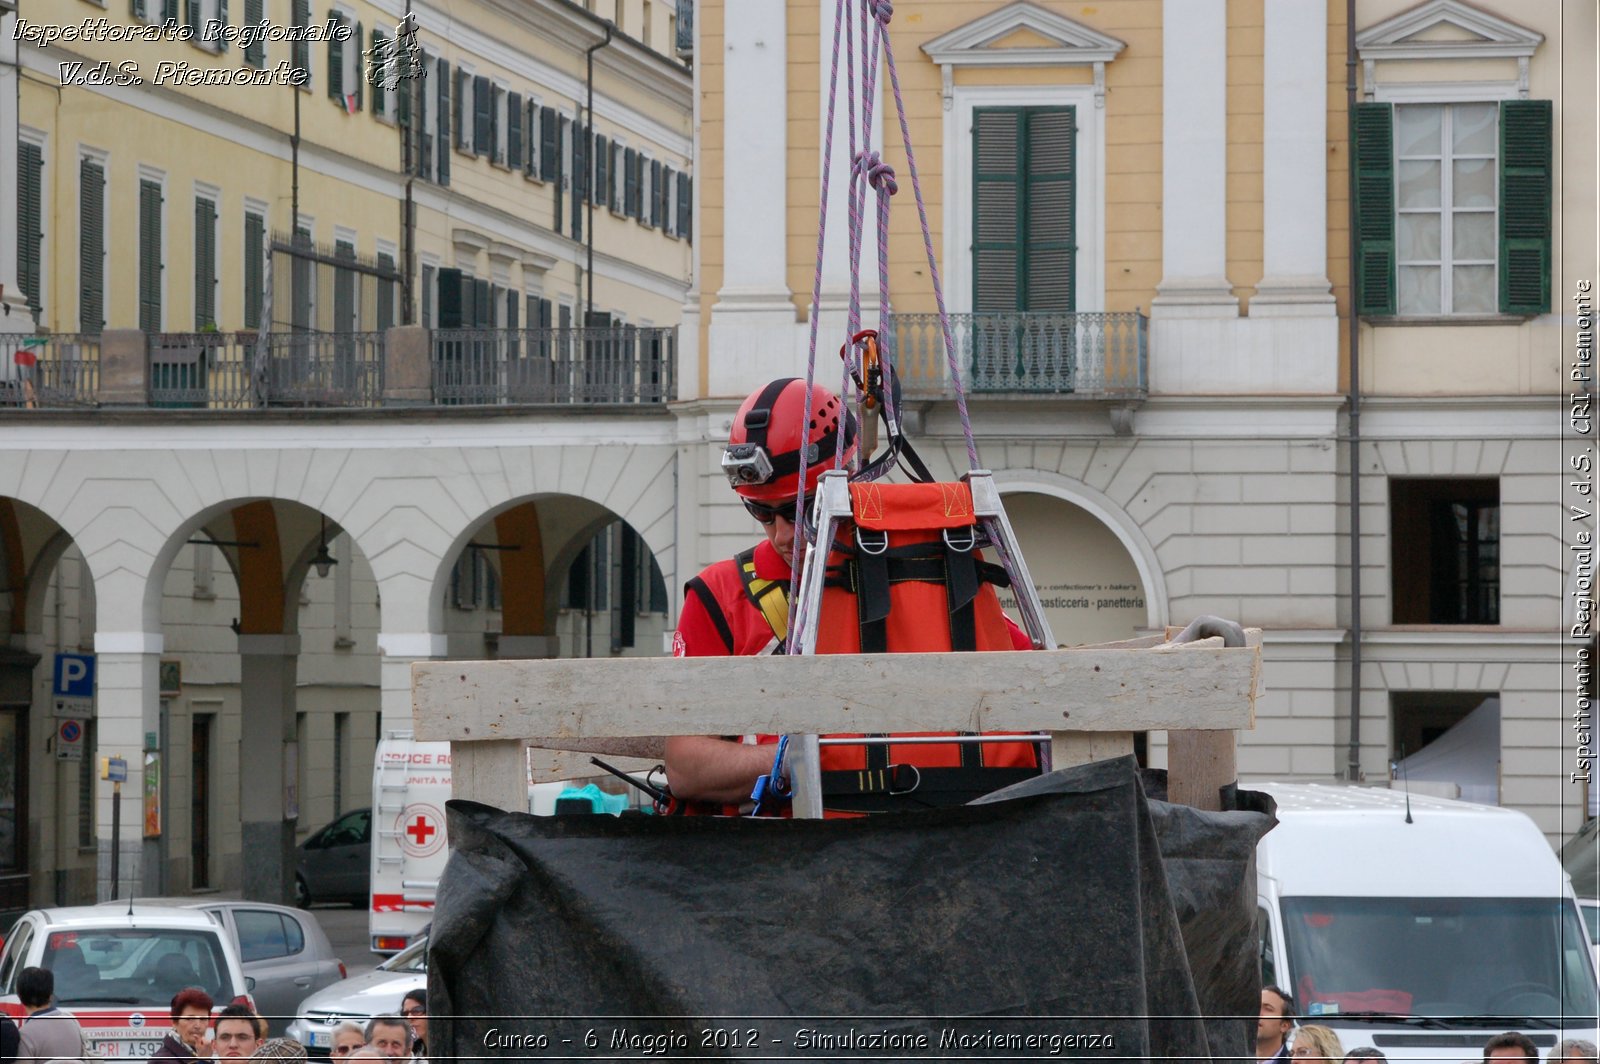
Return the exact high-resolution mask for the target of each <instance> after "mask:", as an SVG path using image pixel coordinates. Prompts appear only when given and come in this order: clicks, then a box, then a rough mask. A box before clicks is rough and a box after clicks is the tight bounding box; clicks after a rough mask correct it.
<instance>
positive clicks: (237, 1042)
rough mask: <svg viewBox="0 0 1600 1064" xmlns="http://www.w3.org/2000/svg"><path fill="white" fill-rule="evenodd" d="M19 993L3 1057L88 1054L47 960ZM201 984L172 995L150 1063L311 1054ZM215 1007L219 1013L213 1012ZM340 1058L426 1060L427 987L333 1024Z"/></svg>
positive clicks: (4, 1032)
mask: <svg viewBox="0 0 1600 1064" xmlns="http://www.w3.org/2000/svg"><path fill="white" fill-rule="evenodd" d="M17 997H18V998H19V999H20V1000H21V1002H22V1007H23V1010H24V1012H25V1013H26V1015H25V1016H24V1017H23V1020H22V1023H21V1024H20V1025H18V1024H17V1023H15V1022H13V1021H12V1020H11V1018H10V1017H9V1016H3V1015H0V1062H9V1061H25V1062H29V1064H56V1062H63V1064H64V1062H67V1061H83V1060H85V1059H86V1053H87V1051H88V1046H87V1043H86V1042H85V1041H84V1037H83V1029H82V1027H80V1026H79V1025H78V1021H77V1020H76V1019H75V1018H74V1017H73V1016H72V1015H71V1014H70V1013H68V1012H64V1011H62V1010H61V1009H59V1008H57V1007H56V1006H55V976H54V974H53V973H52V972H51V971H50V970H49V969H48V968H24V969H23V970H22V971H21V972H20V973H19V974H18V976H17ZM215 1006H216V1002H214V1001H213V1000H212V999H211V995H210V994H207V993H206V992H205V991H204V990H201V989H200V988H199V987H193V986H191V987H187V988H185V989H183V990H180V991H178V993H177V994H176V995H174V996H173V998H172V1013H171V1019H172V1030H171V1032H170V1033H168V1034H167V1035H166V1036H165V1037H164V1038H163V1039H162V1040H161V1046H160V1048H159V1049H157V1050H156V1052H155V1054H154V1055H152V1056H151V1057H150V1064H183V1062H185V1061H199V1060H206V1061H210V1060H217V1061H222V1060H271V1061H300V1062H303V1061H306V1060H307V1059H308V1056H309V1054H308V1053H307V1052H306V1047H305V1046H303V1045H301V1044H300V1043H299V1042H296V1041H295V1040H294V1039H292V1038H269V1037H268V1032H267V1021H266V1020H265V1019H263V1018H262V1017H260V1016H258V1015H256V1013H255V1011H254V1010H253V1009H252V1008H251V1007H250V1005H249V1004H248V1003H247V1002H245V1001H243V1000H237V1001H234V1002H232V1003H231V1004H229V1005H226V1006H224V1007H223V1008H221V1009H216V1008H215ZM213 1013H214V1014H213ZM332 1043H333V1044H332V1046H331V1047H330V1052H331V1054H332V1057H333V1059H334V1060H335V1061H339V1062H343V1061H361V1060H377V1061H390V1062H392V1061H397V1060H398V1061H405V1062H406V1064H428V1058H427V1053H428V992H427V991H426V990H421V989H417V990H412V991H410V992H408V993H407V994H406V995H405V997H404V999H402V1000H401V1002H400V1011H399V1012H398V1013H391V1014H386V1015H382V1016H374V1017H372V1019H370V1020H368V1021H367V1022H366V1024H365V1025H362V1024H357V1023H352V1022H345V1023H341V1024H339V1025H338V1026H337V1027H335V1028H334V1030H333V1038H332Z"/></svg>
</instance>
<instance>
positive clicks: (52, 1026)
mask: <svg viewBox="0 0 1600 1064" xmlns="http://www.w3.org/2000/svg"><path fill="white" fill-rule="evenodd" d="M55 993H56V977H55V973H54V972H52V971H50V969H48V968H24V969H22V971H21V972H19V973H18V974H17V1000H19V1001H21V1002H22V1007H23V1008H24V1009H25V1010H27V1013H28V1018H27V1019H26V1020H24V1021H23V1024H22V1038H21V1040H20V1042H19V1044H18V1046H17V1051H16V1058H17V1059H18V1060H28V1059H36V1060H50V1059H52V1058H56V1057H60V1058H63V1059H76V1060H81V1059H83V1029H82V1028H81V1027H79V1026H78V1021H77V1020H75V1019H73V1017H72V1015H71V1014H70V1013H66V1012H62V1011H61V1010H60V1009H58V1008H56V1007H55V1003H54V998H55Z"/></svg>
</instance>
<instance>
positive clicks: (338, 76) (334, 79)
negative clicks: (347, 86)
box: [328, 11, 344, 107]
mask: <svg viewBox="0 0 1600 1064" xmlns="http://www.w3.org/2000/svg"><path fill="white" fill-rule="evenodd" d="M328 18H329V19H331V20H332V21H333V22H334V24H335V25H340V24H342V23H343V21H344V20H343V19H342V18H341V17H340V15H339V12H337V11H330V12H328ZM328 98H329V99H331V100H334V101H336V102H337V103H338V104H339V106H340V107H343V106H344V42H343V41H341V40H340V39H339V35H338V34H333V35H331V36H329V38H328Z"/></svg>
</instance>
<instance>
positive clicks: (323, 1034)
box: [288, 934, 428, 1056]
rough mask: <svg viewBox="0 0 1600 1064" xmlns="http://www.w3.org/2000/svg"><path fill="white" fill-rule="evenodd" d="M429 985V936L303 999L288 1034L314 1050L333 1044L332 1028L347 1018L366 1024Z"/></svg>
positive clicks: (319, 1052)
mask: <svg viewBox="0 0 1600 1064" xmlns="http://www.w3.org/2000/svg"><path fill="white" fill-rule="evenodd" d="M427 986H428V936H427V935H426V934H423V935H421V936H420V937H419V938H417V939H416V940H415V941H414V942H412V943H411V945H409V946H407V947H406V948H405V949H403V950H401V951H400V952H399V953H396V954H395V955H394V956H393V957H390V958H389V959H388V960H386V961H384V962H383V963H382V964H380V965H378V967H377V968H375V969H373V970H372V971H370V972H366V973H363V974H361V975H353V976H351V977H350V978H348V979H345V980H343V981H342V982H338V983H335V984H334V985H333V986H330V987H328V988H327V989H326V990H323V991H319V992H318V993H315V994H312V995H311V996H310V997H308V998H306V999H305V1000H304V1001H302V1002H301V1003H300V1009H299V1013H300V1015H299V1016H298V1017H296V1018H295V1020H294V1022H293V1023H291V1024H289V1033H288V1037H290V1038H293V1039H294V1040H295V1041H297V1042H299V1043H300V1044H301V1045H303V1046H305V1047H306V1048H307V1049H309V1050H311V1051H312V1052H313V1053H314V1054H317V1055H319V1056H326V1055H327V1054H328V1053H329V1051H330V1050H331V1049H332V1047H333V1029H334V1028H335V1027H337V1026H339V1024H341V1023H343V1022H344V1021H346V1020H351V1021H354V1022H355V1023H358V1024H361V1025H363V1026H365V1025H366V1022H367V1021H368V1020H370V1019H371V1018H372V1017H374V1016H382V1015H391V1016H398V1015H399V1014H400V1003H401V1002H402V1001H404V1000H405V996H406V995H407V994H408V993H410V992H411V991H413V990H425V989H427Z"/></svg>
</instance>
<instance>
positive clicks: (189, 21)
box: [183, 0, 200, 37]
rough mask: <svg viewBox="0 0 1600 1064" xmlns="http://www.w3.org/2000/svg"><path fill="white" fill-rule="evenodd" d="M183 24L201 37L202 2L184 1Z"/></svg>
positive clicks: (196, 0) (198, 0)
mask: <svg viewBox="0 0 1600 1064" xmlns="http://www.w3.org/2000/svg"><path fill="white" fill-rule="evenodd" d="M183 24H184V25H185V26H188V27H189V28H190V29H191V30H194V32H195V36H196V37H198V36H199V35H200V0H183Z"/></svg>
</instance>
